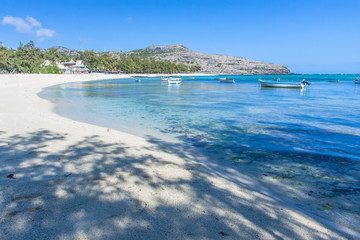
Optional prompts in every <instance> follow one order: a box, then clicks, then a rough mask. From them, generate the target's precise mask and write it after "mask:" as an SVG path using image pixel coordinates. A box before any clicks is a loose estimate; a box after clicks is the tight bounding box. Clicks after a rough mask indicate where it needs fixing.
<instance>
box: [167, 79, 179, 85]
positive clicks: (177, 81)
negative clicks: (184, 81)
mask: <svg viewBox="0 0 360 240" xmlns="http://www.w3.org/2000/svg"><path fill="white" fill-rule="evenodd" d="M167 81H168V84H169V85H173V84H180V83H181V78H169V79H168V80H167Z"/></svg>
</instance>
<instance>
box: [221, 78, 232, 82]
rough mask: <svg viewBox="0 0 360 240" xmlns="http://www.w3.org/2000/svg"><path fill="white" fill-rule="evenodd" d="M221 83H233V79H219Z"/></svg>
mask: <svg viewBox="0 0 360 240" xmlns="http://www.w3.org/2000/svg"><path fill="white" fill-rule="evenodd" d="M219 80H220V82H221V83H235V80H234V79H233V78H219Z"/></svg>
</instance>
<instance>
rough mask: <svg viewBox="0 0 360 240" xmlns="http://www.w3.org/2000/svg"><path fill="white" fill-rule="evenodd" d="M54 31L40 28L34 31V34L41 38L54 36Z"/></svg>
mask: <svg viewBox="0 0 360 240" xmlns="http://www.w3.org/2000/svg"><path fill="white" fill-rule="evenodd" d="M55 33H56V32H55V31H54V30H51V29H45V28H40V29H39V30H37V31H36V36H37V37H39V38H43V37H48V38H51V37H53V36H55Z"/></svg>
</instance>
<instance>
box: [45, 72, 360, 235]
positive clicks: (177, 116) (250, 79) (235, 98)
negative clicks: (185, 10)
mask: <svg viewBox="0 0 360 240" xmlns="http://www.w3.org/2000/svg"><path fill="white" fill-rule="evenodd" d="M278 77H280V78H281V80H283V81H294V82H299V81H301V80H302V79H303V78H305V79H306V80H307V81H308V82H310V83H311V85H310V86H307V87H306V88H305V89H303V90H300V89H277V88H261V87H260V86H259V84H258V79H259V78H261V79H266V80H273V79H275V78H278ZM355 77H357V76H355V75H293V76H231V78H235V81H236V83H235V84H231V83H220V82H219V80H216V79H215V78H219V77H213V76H212V77H195V79H189V78H188V77H183V82H182V84H181V85H180V86H168V84H167V83H163V82H162V81H161V79H160V78H142V79H141V82H140V83H138V82H136V81H135V80H136V79H134V78H131V79H117V80H104V81H92V82H83V83H69V84H63V85H58V86H53V87H50V88H47V89H46V90H44V91H43V92H42V93H41V94H40V96H42V97H44V98H47V99H49V100H51V101H53V102H54V103H55V105H56V109H55V110H56V112H57V113H59V114H61V115H63V116H66V117H69V118H72V119H75V120H80V121H84V122H89V123H93V124H97V125H100V126H103V127H105V128H114V129H119V130H121V131H126V132H129V133H132V134H136V135H140V136H143V137H146V138H148V139H150V140H153V139H154V138H155V139H160V140H163V141H164V142H181V144H182V145H181V147H182V149H191V150H192V152H194V151H195V152H196V153H199V155H196V156H200V155H201V156H204V155H205V156H207V157H208V159H211V160H214V161H217V162H218V163H220V164H224V165H226V166H229V165H231V166H232V167H234V169H238V170H239V171H241V172H244V171H245V172H246V173H248V174H250V172H251V173H254V174H255V178H256V179H257V180H259V181H260V180H261V181H263V183H264V184H266V185H268V186H274V187H273V188H272V189H273V191H276V192H278V193H280V194H282V195H284V196H285V195H286V196H288V197H289V199H291V200H294V201H295V202H296V205H297V206H299V207H302V208H303V209H306V211H307V212H308V211H312V212H315V213H316V214H318V215H320V216H323V217H327V218H329V219H331V220H334V219H337V220H338V221H340V222H346V224H348V225H349V226H353V227H356V226H358V222H359V221H360V204H359V203H360V161H359V160H360V124H359V123H360V106H359V103H360V85H359V84H354V83H353V82H352V80H353V79H354V78H355ZM333 80H340V81H339V82H331V81H333ZM89 134H91V133H89ZM176 146H178V145H176ZM245 169H248V170H249V171H248V170H245ZM253 170H254V171H253ZM269 184H270V185H269ZM271 184H273V185H271ZM356 228H357V227H356Z"/></svg>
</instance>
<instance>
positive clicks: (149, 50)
mask: <svg viewBox="0 0 360 240" xmlns="http://www.w3.org/2000/svg"><path fill="white" fill-rule="evenodd" d="M56 48H58V49H59V52H60V51H61V52H62V53H65V54H67V55H74V54H75V55H76V52H77V53H78V54H80V52H83V51H84V50H70V49H68V48H65V47H60V46H57V47H56ZM102 53H104V52H97V54H102ZM107 53H109V54H111V55H113V56H116V57H120V56H121V55H128V56H129V55H138V56H139V57H142V58H154V59H155V60H161V61H170V62H175V63H177V64H179V63H183V64H185V65H187V66H196V65H198V66H200V67H201V71H200V72H208V73H215V74H229V75H284V74H292V73H291V72H290V70H289V69H288V68H287V67H285V66H282V65H279V64H274V63H268V62H262V61H255V60H249V59H246V58H243V57H235V56H228V55H221V54H208V53H200V52H195V51H192V50H190V49H189V48H187V47H186V46H185V45H183V44H174V45H150V46H148V47H146V48H143V49H136V50H132V51H129V52H124V51H107Z"/></svg>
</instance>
